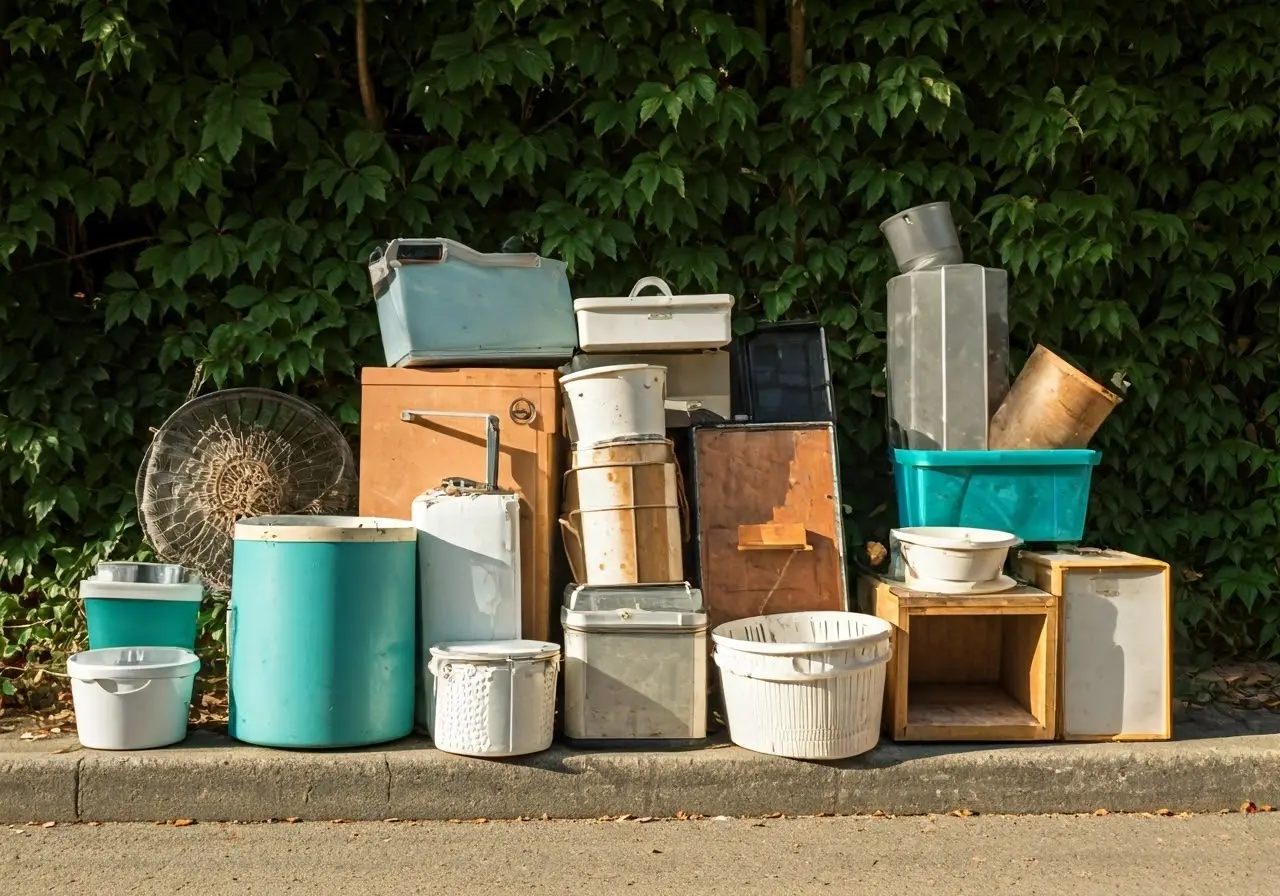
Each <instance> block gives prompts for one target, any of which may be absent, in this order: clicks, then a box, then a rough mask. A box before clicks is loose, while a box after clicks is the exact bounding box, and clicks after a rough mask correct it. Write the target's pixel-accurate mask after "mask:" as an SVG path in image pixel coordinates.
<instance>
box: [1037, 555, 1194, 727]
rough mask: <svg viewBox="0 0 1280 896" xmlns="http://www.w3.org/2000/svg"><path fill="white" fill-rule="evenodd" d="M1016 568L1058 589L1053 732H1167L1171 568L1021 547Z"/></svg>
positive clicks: (1055, 591)
mask: <svg viewBox="0 0 1280 896" xmlns="http://www.w3.org/2000/svg"><path fill="white" fill-rule="evenodd" d="M1013 568H1014V571H1015V572H1016V573H1017V574H1018V575H1019V576H1020V577H1021V578H1023V579H1026V580H1027V581H1029V582H1032V583H1033V584H1034V585H1035V586H1036V587H1037V588H1041V589H1043V590H1045V591H1048V592H1049V593H1050V594H1054V595H1057V597H1058V605H1059V607H1060V608H1061V610H1060V613H1061V617H1060V620H1059V628H1060V630H1061V632H1062V649H1061V650H1060V651H1059V660H1060V668H1059V672H1058V681H1059V682H1060V687H1061V692H1060V694H1059V698H1058V707H1059V713H1060V715H1059V720H1058V736H1059V737H1060V738H1061V739H1063V740H1072V741H1112V740H1117V741H1136V740H1168V739H1169V738H1171V737H1172V736H1173V597H1172V589H1171V587H1170V585H1171V581H1170V578H1171V577H1170V575H1169V564H1167V563H1165V562H1163V561H1161V560H1152V559H1150V558H1147V557H1139V556H1137V555H1136V554H1129V553H1126V552H1124V551H1095V550H1087V549H1086V550H1077V551H1062V552H1052V553H1039V552H1035V551H1020V552H1018V553H1017V555H1016V556H1015V557H1014V561H1013Z"/></svg>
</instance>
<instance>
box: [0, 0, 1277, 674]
mask: <svg viewBox="0 0 1280 896" xmlns="http://www.w3.org/2000/svg"><path fill="white" fill-rule="evenodd" d="M1277 10H1278V8H1277V7H1275V6H1274V5H1272V4H1269V3H1266V2H1257V3H1249V2H1225V0H1223V2H1216V0H1187V2H1159V0H1156V2H1150V3H1143V4H1121V5H1116V4H1114V3H1102V2H1097V0H1072V2H1059V0H1043V2H1026V3H1011V2H1010V3H998V2H982V0H921V2H913V3H896V2H892V0H853V2H820V0H792V4H791V5H788V4H787V3H784V2H781V0H744V2H738V0H603V2H602V0H500V2H499V0H479V2H467V3H451V2H443V0H439V2H431V3H410V2H382V0H368V6H367V8H365V7H364V0H360V2H359V5H357V2H356V0H344V2H338V0H283V2H270V3H268V2H255V0H225V2H219V3H216V4H183V3H170V2H167V0H111V2H106V0H90V2H78V0H76V2H64V0H0V29H3V30H2V37H0V265H2V266H3V268H4V270H5V273H4V274H3V279H2V280H0V666H3V667H4V671H3V674H2V675H0V691H3V692H5V693H10V694H11V693H12V692H13V691H14V689H15V687H16V686H18V685H21V684H24V683H30V682H31V681H32V679H33V677H34V675H35V674H36V672H37V670H38V668H39V667H40V666H41V665H42V664H46V663H49V662H56V661H58V660H59V659H60V657H61V656H62V655H64V654H65V652H66V651H67V650H69V649H71V648H72V647H73V646H74V645H75V644H76V643H77V642H79V641H80V640H81V639H82V633H83V625H82V617H81V614H80V611H79V609H78V606H77V604H76V601H75V588H76V583H77V581H78V580H79V579H80V578H81V577H82V576H84V575H85V574H86V573H87V572H88V571H89V570H90V569H91V567H92V565H93V564H94V563H95V562H96V561H97V560H99V559H101V558H104V557H106V556H109V555H110V556H115V557H127V556H134V555H138V556H141V555H142V554H143V553H144V552H145V548H144V547H143V545H142V542H141V534H140V532H139V529H138V525H137V523H136V515H135V507H134V498H133V477H134V474H135V471H136V466H137V463H138V461H139V459H140V457H141V452H142V446H143V444H144V442H145V440H146V438H147V437H148V427H149V426H157V425H159V424H160V423H161V422H162V421H163V419H164V418H165V417H166V416H167V414H168V413H169V412H171V411H172V410H173V409H174V408H176V407H177V406H178V405H179V404H180V403H181V401H182V400H183V399H184V397H185V396H186V395H187V393H188V390H189V389H190V388H191V386H192V381H193V376H194V375H195V374H196V371H197V370H198V369H199V370H201V371H202V372H203V376H204V377H207V378H208V380H209V381H210V384H211V386H217V387H221V386H227V385H234V384H257V385H264V386H270V387H278V388H283V389H286V390H290V391H296V392H297V393H299V394H301V395H303V396H304V397H306V398H308V399H310V400H312V401H314V402H316V403H317V404H319V405H320V406H321V407H322V408H323V409H325V410H326V411H328V412H330V413H332V414H333V415H334V416H335V417H336V418H337V419H339V420H340V421H341V422H342V423H343V424H344V425H345V426H346V428H347V431H348V432H349V433H350V435H351V436H352V438H353V439H354V438H355V436H356V424H357V422H358V419H359V407H358V391H357V388H356V377H357V372H358V369H359V367H360V366H362V365H365V364H380V363H381V361H382V358H381V349H380V344H379V342H378V337H377V330H376V321H375V317H374V312H373V306H372V303H371V300H370V297H369V292H368V288H367V281H366V274H365V267H364V264H363V261H364V259H365V258H366V257H367V254H368V252H369V250H370V249H371V247H372V246H373V245H374V244H375V243H376V242H378V241H379V240H381V239H384V238H387V237H392V236H404V235H431V236H449V237H453V238H456V239H460V240H462V241H464V242H466V243H468V244H471V245H474V246H477V247H479V248H484V249H497V248H500V247H502V246H504V245H506V246H508V247H514V246H520V245H522V246H523V247H524V248H526V249H536V250H538V251H540V252H542V253H543V254H545V255H551V256H557V257H560V258H563V259H565V260H566V261H567V262H568V263H569V264H570V266H571V271H572V280H573V286H574V289H575V292H578V293H582V294H597V295H599V294H608V293H617V292H620V291H622V290H626V289H628V288H629V287H630V285H631V283H632V282H633V281H634V280H635V279H636V278H638V277H639V276H642V275H645V274H653V273H656V274H660V275H662V276H663V277H665V278H666V279H667V280H668V281H669V282H671V283H672V285H673V286H674V287H677V288H679V289H682V290H686V291H688V290H715V291H727V292H732V293H734V294H735V295H736V296H738V297H739V305H738V313H739V314H740V316H741V319H740V320H738V321H737V326H739V328H747V327H750V326H752V325H753V322H754V321H755V320H758V319H762V318H768V319H775V318H790V317H806V316H811V317H817V318H820V319H821V320H822V321H823V323H825V324H826V325H827V327H828V334H829V339H830V351H831V354H832V357H833V364H834V365H835V368H836V370H835V372H836V377H837V380H838V386H839V396H840V402H841V408H840V411H841V414H842V429H843V433H842V438H843V439H844V444H843V446H842V457H843V459H844V461H845V464H846V470H845V478H844V494H845V500H846V503H847V504H849V505H850V507H851V512H850V516H849V522H850V525H849V531H850V543H851V545H852V546H854V548H855V549H856V548H857V546H858V545H860V544H862V542H863V540H864V539H865V538H867V537H872V536H877V535H881V536H882V535H883V532H884V529H885V527H886V526H887V525H889V524H890V523H891V522H892V515H893V506H892V501H891V500H889V494H890V487H889V480H888V466H887V462H886V460H885V451H884V424H883V413H884V408H883V398H882V385H883V364H884V315H883V311H882V303H883V291H884V282H885V280H886V279H887V278H888V277H889V276H890V275H891V274H892V273H893V272H894V269H893V266H892V262H891V259H890V257H889V254H888V251H887V249H886V248H885V247H884V246H883V243H882V239H881V237H880V235H879V233H878V231H877V227H876V225H877V223H878V222H879V221H880V220H882V219H883V218H885V217H887V216H888V215H889V214H891V213H892V212H894V211H896V210H898V209H901V208H904V207H906V206H908V205H911V204H914V203H919V202H924V201H929V200H933V199H949V200H950V201H951V202H952V204H953V209H954V211H955V214H956V217H957V220H958V223H959V225H960V228H961V233H962V237H963V239H964V242H965V245H966V248H967V252H968V255H969V257H970V258H971V259H973V260H976V261H980V262H983V263H987V264H993V265H1000V266H1004V267H1006V268H1008V270H1009V271H1010V274H1011V296H1010V303H1011V310H1012V316H1013V341H1014V345H1015V355H1016V358H1015V360H1016V361H1017V362H1018V363H1019V364H1020V363H1021V361H1022V360H1023V359H1024V358H1025V356H1026V354H1027V353H1028V352H1029V351H1030V349H1031V348H1032V347H1033V345H1034V343H1035V342H1037V341H1039V342H1043V343H1046V344H1048V345H1050V346H1052V347H1054V348H1056V349H1058V350H1060V351H1061V352H1063V353H1064V354H1066V355H1067V356H1068V357H1069V358H1071V359H1073V360H1074V361H1075V362H1076V363H1078V364H1080V365H1081V366H1083V367H1084V368H1085V369H1087V370H1088V371H1089V372H1091V373H1092V374H1093V375H1095V376H1096V377H1098V378H1099V379H1102V380H1108V379H1109V378H1110V377H1111V376H1112V374H1114V373H1116V372H1120V373H1122V374H1123V376H1125V377H1126V378H1127V379H1128V380H1129V381H1130V382H1131V383H1132V388H1131V390H1130V391H1129V395H1128V398H1127V400H1126V401H1125V403H1124V404H1123V405H1122V406H1121V407H1120V408H1119V409H1118V411H1117V412H1116V413H1115V414H1114V415H1113V417H1112V418H1111V420H1110V421H1109V422H1108V423H1107V425H1106V426H1105V427H1104V430H1103V432H1102V433H1101V434H1100V436H1099V437H1098V439H1097V447H1099V448H1101V449H1102V450H1103V452H1104V463H1103V466H1102V467H1101V468H1099V470H1098V471H1097V474H1096V476H1095V483H1096V485H1095V493H1094V499H1093V504H1092V508H1091V518H1090V520H1091V522H1090V526H1091V532H1090V536H1091V538H1092V539H1094V541H1095V542H1101V543H1105V544H1108V545H1113V546H1123V547H1125V548H1127V549H1130V550H1133V551H1137V552H1141V553H1146V554H1150V555H1154V556H1157V557H1161V558H1164V559H1167V560H1169V561H1171V562H1173V563H1174V564H1175V566H1176V569H1177V579H1178V582H1179V585H1180V588H1179V594H1178V600H1177V606H1178V611H1179V619H1180V626H1181V630H1182V640H1183V644H1184V645H1185V646H1187V647H1190V648H1194V649H1196V650H1198V651H1202V652H1205V651H1212V652H1214V653H1217V654H1236V655H1264V656H1274V655H1276V654H1277V653H1280V600H1277V594H1276V591H1277V581H1278V578H1280V573H1278V571H1277V553H1278V551H1277V548H1278V547H1280V534H1278V533H1280V528H1278V527H1277V520H1276V509H1277V506H1280V503H1278V498H1280V456H1278V455H1277V444H1276V426H1277V411H1278V409H1280V389H1278V388H1277V382H1278V380H1277V376H1276V374H1277V372H1280V364H1278V363H1277V331H1278V330H1280V317H1278V314H1277V312H1278V310H1280V303H1278V301H1277V295H1276V291H1275V289H1274V283H1275V279H1276V276H1277V272H1278V271H1280V255H1277V253H1276V243H1277V240H1278V239H1280V226H1278V225H1277V222H1278V221H1280V217H1278V210H1280V190H1278V189H1277V187H1278V186H1280V184H1278V181H1280V162H1278V161H1277V157H1278V155H1280V150H1278V149H1277V139H1276V134H1277V120H1276V112H1277V88H1278V86H1280V78H1278V76H1277V63H1278V62H1280V11H1277ZM361 17H363V20H364V24H365V27H364V29H363V31H364V33H363V36H362V37H361V36H359V35H358V34H357V22H358V20H359V19H360V18H361ZM794 21H802V22H803V27H802V28H801V29H800V30H799V31H796V30H794V29H793V27H792V25H793V22H794ZM358 47H363V48H364V50H363V52H364V53H365V58H364V68H365V70H366V72H367V75H368V77H367V81H366V86H367V91H365V92H362V87H361V80H362V79H361V77H360V72H361V51H358ZM366 93H367V94H368V95H367V96H366V95H365V94H366ZM370 100H371V101H372V102H369V101H370ZM211 386H210V385H206V388H209V387H211ZM220 617H221V605H220V604H219V603H218V602H217V601H216V600H215V601H211V602H210V604H209V606H208V609H207V610H206V612H205V614H204V625H205V631H206V636H207V639H208V640H207V642H206V643H208V644H210V645H212V644H213V643H214V642H216V640H217V638H218V637H220V632H221V628H222V625H221V621H220Z"/></svg>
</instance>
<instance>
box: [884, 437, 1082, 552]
mask: <svg viewBox="0 0 1280 896" xmlns="http://www.w3.org/2000/svg"><path fill="white" fill-rule="evenodd" d="M1101 459H1102V454H1101V453H1100V452H1097V451H1090V450H1088V449H1054V450H1044V451H913V450H907V449H903V448H899V449H895V450H894V452H893V478H894V486H895V489H896V491H897V495H898V522H899V525H901V526H904V527H906V526H968V527H971V528H975V529H996V530H999V531H1001V532H1011V533H1013V534H1014V535H1016V536H1018V537H1019V538H1021V539H1022V540H1023V541H1025V542H1031V543H1035V542H1061V543H1070V542H1078V541H1080V540H1081V539H1082V538H1084V523H1085V517H1086V515H1087V514H1088V510H1089V490H1090V486H1091V483H1092V479H1093V468H1094V467H1095V466H1097V465H1098V461H1099V460H1101Z"/></svg>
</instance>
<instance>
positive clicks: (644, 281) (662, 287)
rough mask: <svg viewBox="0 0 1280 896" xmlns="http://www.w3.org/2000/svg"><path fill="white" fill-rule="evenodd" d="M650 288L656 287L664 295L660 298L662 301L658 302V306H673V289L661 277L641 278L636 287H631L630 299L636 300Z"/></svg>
mask: <svg viewBox="0 0 1280 896" xmlns="http://www.w3.org/2000/svg"><path fill="white" fill-rule="evenodd" d="M650 286H652V287H654V288H655V289H657V290H658V291H659V292H660V293H662V295H661V296H660V297H659V298H660V301H659V302H658V304H660V305H670V304H671V287H670V286H667V281H666V280H663V279H662V278H661V277H641V278H640V279H639V280H637V281H636V285H635V286H633V287H631V294H630V296H629V298H633V299H634V298H635V297H636V296H638V295H640V293H641V292H642V291H643V290H644V289H646V288H647V287H650Z"/></svg>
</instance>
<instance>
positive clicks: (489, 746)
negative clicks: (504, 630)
mask: <svg viewBox="0 0 1280 896" xmlns="http://www.w3.org/2000/svg"><path fill="white" fill-rule="evenodd" d="M428 668H429V669H430V671H431V674H432V675H434V676H435V679H436V682H435V684H436V694H435V718H434V719H433V720H432V721H433V724H432V726H431V736H432V738H433V740H434V741H435V745H436V747H437V748H438V749H440V750H443V751H444V752H446V753H459V754H461V755H463V756H488V757H501V756H523V755H525V754H527V753H538V752H541V751H542V750H545V749H547V748H548V747H550V746H551V738H552V733H553V727H554V725H555V717H556V676H557V674H558V673H559V671H560V646H559V645H558V644H551V643H549V642H546V641H471V642H465V643H456V644H437V645H435V646H434V647H432V648H431V663H430V665H429V666H428Z"/></svg>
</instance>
